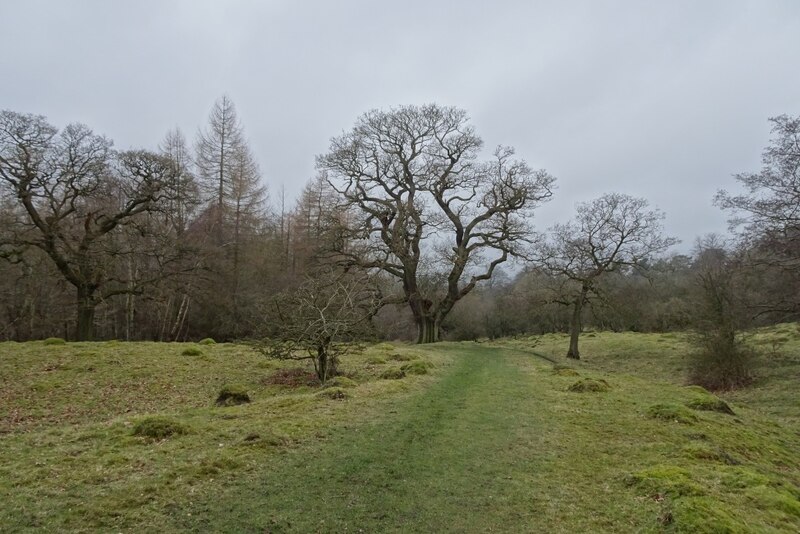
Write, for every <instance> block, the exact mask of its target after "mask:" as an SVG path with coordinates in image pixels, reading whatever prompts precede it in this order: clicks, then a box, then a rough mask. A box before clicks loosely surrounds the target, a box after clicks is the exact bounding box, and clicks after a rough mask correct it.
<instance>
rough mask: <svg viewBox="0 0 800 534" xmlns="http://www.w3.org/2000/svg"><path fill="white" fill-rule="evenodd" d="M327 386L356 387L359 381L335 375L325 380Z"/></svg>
mask: <svg viewBox="0 0 800 534" xmlns="http://www.w3.org/2000/svg"><path fill="white" fill-rule="evenodd" d="M325 387H326V388H354V387H358V382H356V381H355V380H353V379H352V378H347V377H346V376H334V377H333V378H331V379H330V380H328V381H327V382H325Z"/></svg>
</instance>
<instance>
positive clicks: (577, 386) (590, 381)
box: [567, 378, 611, 393]
mask: <svg viewBox="0 0 800 534" xmlns="http://www.w3.org/2000/svg"><path fill="white" fill-rule="evenodd" d="M610 389H611V386H610V385H609V384H608V382H606V381H605V380H603V379H602V378H601V379H596V378H582V379H581V380H578V381H577V382H575V383H574V384H572V385H571V386H570V387H568V388H567V391H572V392H573V393H603V392H606V391H609V390H610Z"/></svg>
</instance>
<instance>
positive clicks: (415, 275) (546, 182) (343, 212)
mask: <svg viewBox="0 0 800 534" xmlns="http://www.w3.org/2000/svg"><path fill="white" fill-rule="evenodd" d="M482 146H483V143H482V141H481V139H480V137H478V136H477V135H476V133H475V130H474V128H473V126H472V125H471V124H470V122H469V119H468V117H467V114H466V112H465V111H463V110H460V109H457V108H453V107H442V106H438V105H435V104H434V105H425V106H404V107H400V108H396V109H391V110H389V111H381V110H373V111H370V112H368V113H366V114H364V115H362V116H361V117H360V118H359V119H358V120H357V122H356V124H355V126H354V127H353V129H352V130H350V131H349V132H345V133H344V134H342V135H341V136H338V137H335V138H334V139H332V141H331V145H330V151H329V152H328V153H327V154H325V155H322V156H320V157H318V159H317V165H318V168H319V169H320V170H321V171H325V172H327V173H328V180H329V182H330V184H331V185H332V186H333V187H334V189H335V190H336V191H337V192H338V194H339V195H340V197H341V201H340V202H341V208H340V210H339V218H340V230H339V235H338V237H337V239H333V240H332V241H333V243H332V247H333V248H334V252H335V254H336V256H337V258H338V261H340V262H342V263H344V264H347V265H349V266H353V267H360V268H362V269H367V270H370V271H380V272H383V273H385V274H386V275H389V276H390V277H392V278H394V279H395V280H397V281H398V282H399V286H401V287H402V292H401V293H400V294H399V295H398V298H397V301H398V302H402V303H407V304H408V306H409V307H410V309H411V312H412V313H413V316H414V319H415V322H416V324H417V328H418V337H417V341H418V342H419V343H430V342H435V341H438V340H439V339H440V330H441V325H442V321H443V320H444V318H445V317H446V316H447V315H448V314H449V313H450V311H451V310H452V309H453V306H454V305H455V304H456V303H457V302H458V301H459V300H461V299H462V298H463V297H464V296H466V295H467V294H468V293H470V292H471V291H472V290H473V289H474V288H475V287H476V285H477V284H478V283H480V282H481V281H484V280H489V279H490V278H491V277H492V275H493V274H494V272H495V269H496V268H497V266H498V265H500V264H502V263H504V262H506V261H508V260H509V259H510V258H513V257H525V256H526V252H527V250H528V248H529V245H530V244H531V241H532V235H533V229H532V227H531V219H532V216H533V211H534V209H535V208H536V207H537V206H539V205H540V204H541V203H542V202H544V201H546V200H548V199H549V198H550V196H551V195H552V186H553V182H554V178H553V177H552V176H550V175H549V174H547V173H546V172H545V171H541V170H539V171H534V170H532V169H531V168H530V167H529V166H528V165H527V164H526V163H525V162H524V161H522V160H518V159H515V158H514V157H513V154H514V151H513V149H511V148H507V147H498V148H497V149H496V150H495V151H494V157H493V159H491V160H489V161H482V160H480V159H479V155H480V151H481V148H482Z"/></svg>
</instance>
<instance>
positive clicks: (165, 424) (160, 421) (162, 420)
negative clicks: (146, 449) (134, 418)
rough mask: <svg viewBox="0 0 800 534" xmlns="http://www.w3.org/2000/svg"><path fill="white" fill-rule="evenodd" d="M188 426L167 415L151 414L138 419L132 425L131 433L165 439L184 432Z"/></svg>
mask: <svg viewBox="0 0 800 534" xmlns="http://www.w3.org/2000/svg"><path fill="white" fill-rule="evenodd" d="M187 432H188V428H187V427H186V426H185V425H183V424H182V423H179V422H178V421H175V420H174V419H170V418H169V417H162V416H153V417H145V418H144V419H140V420H139V421H138V422H137V423H136V424H135V425H134V427H133V435H134V436H139V437H143V438H149V439H166V438H168V437H170V436H179V435H182V434H186V433H187Z"/></svg>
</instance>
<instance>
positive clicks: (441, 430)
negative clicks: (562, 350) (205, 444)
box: [183, 346, 544, 532]
mask: <svg viewBox="0 0 800 534" xmlns="http://www.w3.org/2000/svg"><path fill="white" fill-rule="evenodd" d="M449 350H456V349H454V348H450V349H449ZM458 350H459V357H458V358H456V363H455V364H454V366H453V367H452V368H451V369H449V370H448V374H447V375H446V376H445V377H444V378H443V379H442V380H440V381H439V382H438V383H437V384H435V385H434V386H433V387H432V388H430V389H429V390H427V391H425V392H424V393H422V394H420V395H418V396H416V397H413V398H411V399H406V400H404V401H402V403H401V404H398V405H397V406H396V407H394V408H393V409H392V410H390V413H388V414H387V416H386V417H384V418H382V419H380V420H379V421H377V422H374V423H372V424H370V425H366V426H362V427H356V428H350V429H341V430H339V431H337V432H336V433H335V434H334V435H333V436H332V437H331V438H330V439H329V440H327V441H325V442H323V443H321V444H320V443H318V444H316V445H315V446H311V447H308V448H306V449H303V450H300V451H293V452H291V453H289V454H287V455H284V456H283V457H281V458H279V460H278V462H276V464H275V465H270V466H267V467H268V468H267V469H266V470H265V473H264V475H263V478H262V479H261V480H259V481H258V483H257V484H254V485H252V486H250V487H248V488H247V489H246V490H243V489H242V486H239V487H237V488H236V489H235V490H233V491H232V492H230V493H227V494H223V495H220V498H219V499H218V500H215V501H214V502H211V503H205V504H204V505H201V506H197V507H196V508H195V509H194V510H193V513H192V516H190V517H193V518H196V519H197V520H198V522H197V523H194V522H193V521H189V523H190V524H186V523H184V524H183V526H193V527H195V528H196V529H198V530H209V529H211V530H237V531H254V532H255V531H260V532H263V531H264V530H265V529H266V530H267V531H277V532H280V531H284V530H285V531H300V532H308V531H322V532H328V531H330V532H345V531H356V532H357V531H360V530H363V531H366V532H375V531H384V532H385V531H409V530H416V531H462V532H463V531H492V530H496V531H505V530H507V528H508V527H509V524H514V525H520V524H530V523H529V521H531V520H532V519H533V518H535V517H537V516H540V515H541V511H537V510H536V506H535V499H534V498H533V496H532V491H533V490H532V489H531V488H530V487H529V484H530V482H531V480H530V476H531V475H532V474H533V473H534V472H535V466H533V465H531V464H532V463H534V462H535V455H531V454H530V452H531V451H532V450H536V448H538V447H540V445H541V444H540V443H537V438H536V436H543V435H544V433H543V432H538V431H537V427H538V426H539V425H541V421H539V420H537V416H536V411H535V410H534V409H533V404H534V402H533V399H532V393H533V392H532V391H531V380H530V376H529V375H527V374H526V373H524V372H523V371H522V370H521V368H520V367H518V366H517V365H514V364H513V363H512V362H510V361H509V357H508V356H507V355H506V354H505V351H502V350H486V349H485V348H482V347H481V348H480V349H479V348H478V347H476V348H474V349H465V348H464V347H463V346H461V347H459V348H458ZM517 474H519V476H516V475H517ZM192 523H193V524H192Z"/></svg>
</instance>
